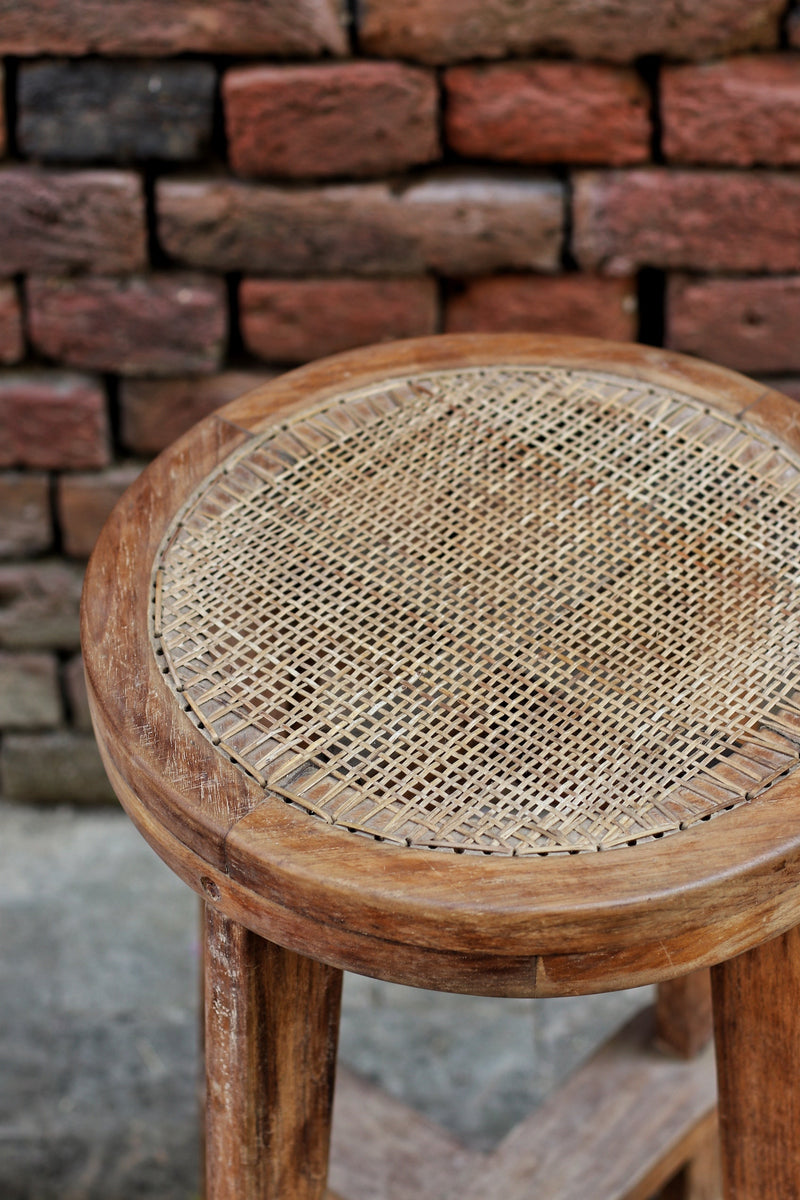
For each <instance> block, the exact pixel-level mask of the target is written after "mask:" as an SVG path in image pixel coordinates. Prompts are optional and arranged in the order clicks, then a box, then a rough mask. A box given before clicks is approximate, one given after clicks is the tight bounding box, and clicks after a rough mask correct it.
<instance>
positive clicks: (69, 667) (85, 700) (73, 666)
mask: <svg viewBox="0 0 800 1200" xmlns="http://www.w3.org/2000/svg"><path fill="white" fill-rule="evenodd" d="M64 686H65V689H66V694H67V706H68V708H69V717H70V723H71V724H72V726H73V727H74V728H75V729H79V730H80V731H81V732H82V733H91V732H92V716H91V713H90V712H89V697H88V695H87V693H86V677H85V675H84V673H83V656H82V655H81V654H75V655H73V657H72V658H70V659H69V661H68V662H67V663H66V664H65V666H64Z"/></svg>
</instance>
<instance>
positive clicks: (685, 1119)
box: [449, 1010, 715, 1200]
mask: <svg viewBox="0 0 800 1200" xmlns="http://www.w3.org/2000/svg"><path fill="white" fill-rule="evenodd" d="M653 1030H654V1014H653V1012H652V1010H648V1011H646V1012H644V1013H640V1014H639V1015H638V1016H637V1017H635V1018H634V1019H633V1020H632V1021H631V1022H629V1023H628V1025H626V1026H625V1028H624V1029H623V1030H622V1031H621V1032H620V1033H619V1034H618V1035H617V1036H616V1037H615V1038H613V1039H612V1040H611V1041H610V1042H608V1043H607V1044H606V1045H605V1046H603V1047H602V1048H601V1049H600V1050H599V1051H598V1052H597V1053H596V1054H595V1055H594V1056H593V1057H592V1058H591V1059H589V1061H588V1062H587V1063H585V1064H584V1066H583V1067H581V1068H579V1070H578V1071H576V1072H575V1074H574V1075H572V1076H571V1077H570V1078H569V1079H568V1080H567V1082H566V1083H565V1084H564V1085H563V1086H562V1087H561V1088H560V1089H559V1090H558V1092H557V1093H556V1094H555V1095H554V1096H552V1097H550V1098H549V1099H548V1100H547V1101H546V1102H545V1104H544V1105H543V1106H542V1107H541V1108H540V1109H538V1110H537V1111H536V1112H534V1113H533V1114H532V1115H531V1116H530V1117H529V1118H528V1119H527V1120H525V1121H523V1122H522V1123H521V1124H520V1125H518V1126H517V1127H516V1129H514V1130H513V1131H512V1133H510V1134H509V1135H508V1137H507V1138H506V1139H505V1141H504V1142H502V1143H501V1145H500V1146H499V1148H498V1149H497V1151H496V1152H495V1153H494V1154H493V1155H491V1156H489V1158H488V1159H487V1161H486V1163H485V1164H484V1166H483V1168H482V1169H480V1170H478V1171H476V1170H475V1169H474V1168H472V1169H471V1170H470V1172H469V1176H468V1178H464V1177H462V1178H460V1179H458V1180H457V1181H456V1182H455V1185H454V1186H453V1188H452V1189H451V1191H450V1193H449V1198H450V1200H486V1197H488V1196H502V1197H503V1200H530V1197H531V1196H536V1198H537V1200H587V1197H591V1198H592V1200H650V1197H652V1196H653V1194H654V1193H655V1192H656V1191H657V1189H658V1188H659V1187H661V1186H662V1184H664V1183H666V1182H667V1181H668V1180H669V1179H670V1177H671V1176H672V1175H674V1174H675V1172H676V1170H677V1169H678V1168H679V1167H680V1166H681V1165H682V1164H683V1163H684V1162H686V1161H687V1160H688V1159H690V1158H692V1157H693V1155H694V1153H695V1151H696V1150H697V1148H698V1147H699V1146H701V1145H703V1143H704V1140H705V1139H706V1138H707V1136H708V1131H709V1128H710V1127H712V1126H713V1123H714V1098H715V1087H714V1062H713V1057H712V1055H711V1053H710V1051H709V1052H708V1053H706V1054H703V1055H701V1056H699V1057H698V1058H696V1059H694V1060H692V1061H691V1062H688V1063H686V1062H680V1061H678V1060H676V1059H668V1058H665V1057H664V1056H663V1055H660V1054H659V1053H658V1052H657V1051H654V1050H653V1049H652V1048H651V1043H652V1037H653Z"/></svg>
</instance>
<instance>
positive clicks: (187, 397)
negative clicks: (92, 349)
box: [120, 371, 276, 454]
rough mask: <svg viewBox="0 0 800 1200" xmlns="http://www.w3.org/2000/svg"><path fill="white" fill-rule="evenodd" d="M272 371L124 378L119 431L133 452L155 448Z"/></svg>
mask: <svg viewBox="0 0 800 1200" xmlns="http://www.w3.org/2000/svg"><path fill="white" fill-rule="evenodd" d="M275 374H276V372H275V371H223V372H222V373H221V374H219V375H205V376H190V377H188V378H184V379H123V380H122V383H121V387H120V427H121V428H120V435H121V438H122V443H123V445H124V446H125V447H126V449H128V450H130V451H131V452H132V453H134V454H158V452H159V451H160V450H163V449H164V448H165V447H166V446H169V445H170V444H171V443H172V442H174V441H175V439H176V438H179V437H180V436H181V434H183V433H186V431H187V429H191V427H192V425H194V424H195V423H196V422H197V421H200V420H202V418H203V417H207V416H208V414H209V413H211V412H213V411H214V409H216V408H219V407H220V405H222V404H227V403H228V401H229V400H236V399H237V397H239V396H243V395H244V394H245V392H249V391H251V389H252V388H254V387H258V385H259V384H261V383H266V382H267V381H268V380H269V379H272V378H274V376H275Z"/></svg>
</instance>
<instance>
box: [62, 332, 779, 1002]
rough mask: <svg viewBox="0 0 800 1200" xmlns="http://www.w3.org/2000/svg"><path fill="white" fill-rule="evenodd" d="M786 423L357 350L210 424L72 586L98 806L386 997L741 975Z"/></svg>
mask: <svg viewBox="0 0 800 1200" xmlns="http://www.w3.org/2000/svg"><path fill="white" fill-rule="evenodd" d="M794 421H795V418H794V411H793V406H792V404H791V402H790V401H788V400H787V399H785V398H784V397H780V396H778V395H777V394H776V393H773V392H768V391H766V390H765V389H764V388H763V387H761V385H758V384H754V383H751V382H749V381H747V380H744V379H742V378H741V377H740V376H737V375H734V374H732V373H730V372H726V371H721V370H720V369H718V368H712V367H709V366H706V365H704V364H700V363H693V362H691V361H690V360H687V359H682V358H680V356H674V355H667V354H665V353H664V352H660V351H649V350H646V349H644V348H635V347H613V346H610V347H609V346H605V345H603V344H601V343H593V342H583V341H580V340H575V339H549V340H544V339H535V338H516V337H509V338H503V337H485V338H474V337H473V338H434V339H429V340H423V341H421V342H414V343H401V344H400V345H399V346H396V347H385V348H373V349H371V350H367V351H358V352H354V353H353V354H350V355H346V356H341V357H340V358H338V359H333V360H330V361H329V362H327V363H322V364H316V365H314V366H311V367H307V368H304V369H303V370H301V371H299V372H295V373H292V374H290V375H287V376H284V377H281V378H279V379H277V380H275V381H273V382H272V383H271V384H269V385H267V386H265V387H264V388H262V389H260V390H259V391H257V392H255V393H253V394H252V395H251V396H249V397H245V398H243V400H241V401H237V402H236V403H234V404H233V405H230V406H228V407H227V408H226V409H224V410H221V412H220V413H219V414H218V415H217V416H214V417H212V418H209V419H208V421H206V422H205V423H203V424H201V425H200V426H198V427H197V429H196V430H194V431H192V432H191V433H190V434H188V435H187V436H186V438H185V439H183V441H182V442H179V443H178V444H177V445H176V447H174V448H173V449H172V450H170V451H169V452H167V453H166V455H165V456H162V458H161V459H160V460H158V461H157V462H156V463H155V464H154V465H153V466H152V467H151V468H150V469H149V471H148V472H146V473H145V475H144V476H143V477H142V479H141V480H140V481H139V482H138V483H137V484H136V485H135V486H134V489H132V491H131V492H130V493H129V494H128V496H127V497H126V498H125V499H124V500H123V502H122V503H121V505H120V506H119V508H118V509H117V511H116V512H115V514H114V516H113V517H112V520H111V522H110V523H109V526H108V527H107V529H106V531H105V532H104V535H103V537H102V538H101V541H100V543H99V546H98V550H97V551H96V554H95V557H94V559H93V561H92V564H91V565H90V570H89V574H88V578H87V591H86V596H87V599H86V600H85V605H84V638H85V644H86V647H87V650H86V657H87V673H88V680H89V689H90V698H91V700H92V704H93V709H94V716H95V722H96V727H97V732H98V738H99V742H100V746H101V750H102V752H103V755H104V758H105V761H106V764H107V767H108V769H109V773H110V775H111V778H112V781H113V782H114V785H115V787H116V788H117V792H118V794H119V795H120V798H121V799H122V801H123V803H124V804H125V806H126V808H127V809H128V811H129V812H130V813H131V815H132V816H133V817H134V820H136V821H137V824H139V826H140V828H142V831H143V832H144V833H145V835H146V836H147V837H148V838H149V840H150V841H151V842H152V843H153V844H154V845H155V846H156V848H157V849H158V850H159V852H160V853H161V854H162V855H163V856H164V857H165V858H166V859H167V861H168V862H170V863H171V865H173V866H174V867H175V869H176V870H178V871H179V873H181V874H182V876H183V877H184V878H185V879H187V881H188V882H190V883H191V884H192V886H194V887H196V888H197V890H198V891H201V892H202V893H203V894H205V895H206V897H210V898H211V900H212V901H214V902H218V903H219V904H221V905H222V906H223V910H224V911H226V912H228V913H229V914H230V915H233V916H234V917H235V918H236V919H237V920H241V921H243V922H244V923H245V924H248V925H249V927H250V928H252V929H254V930H256V931H257V932H262V933H263V934H264V936H268V937H272V938H274V939H275V940H277V941H279V942H281V944H284V945H287V946H290V947H292V948H294V949H298V950H301V951H302V952H303V953H311V952H313V953H314V954H315V955H316V956H318V957H319V958H321V959H322V960H323V961H326V962H330V963H333V964H335V965H342V966H346V967H351V968H352V969H356V970H362V969H363V970H368V971H369V972H370V973H374V974H380V975H383V976H384V977H387V978H398V979H401V980H405V981H408V982H423V983H425V982H426V981H427V980H429V979H430V978H431V974H430V973H431V972H432V971H433V973H434V974H435V975H436V979H437V985H438V986H442V987H448V988H460V989H463V990H473V991H487V992H492V991H503V992H505V993H506V994H551V993H553V992H558V991H559V990H567V991H580V990H597V989H598V986H600V987H603V986H618V985H621V983H628V984H630V983H634V982H643V981H644V980H645V979H654V978H659V977H664V976H666V975H668V974H670V973H672V974H676V973H678V972H679V971H680V970H681V969H689V968H690V967H692V966H694V965H698V964H700V963H703V962H709V961H712V960H714V959H715V956H716V958H717V960H718V959H719V958H721V957H722V956H723V954H724V953H726V952H728V951H731V948H732V952H738V950H739V949H741V948H743V947H742V945H741V942H740V941H737V938H739V937H740V934H739V932H737V931H738V930H739V929H740V922H739V913H740V911H741V907H742V905H743V904H745V902H746V903H747V904H748V905H750V906H751V907H752V905H756V907H757V908H758V906H759V905H761V906H762V909H763V913H764V914H765V915H764V918H763V919H764V921H766V922H767V923H771V926H770V927H771V928H774V929H775V931H776V932H780V930H781V929H782V928H787V927H788V925H789V924H790V923H791V921H792V920H794V919H798V918H799V917H800V913H796V912H795V909H796V908H797V903H796V902H795V901H794V900H793V899H790V893H789V892H788V891H787V890H786V887H785V884H786V878H785V873H786V872H787V871H789V872H792V871H795V870H798V871H800V866H798V867H795V865H794V864H795V863H800V844H798V839H799V838H800V820H798V818H800V773H798V765H799V764H800V692H799V691H798V681H799V680H800V669H799V668H800V644H799V642H798V629H799V628H800V622H799V621H798V611H799V607H800V606H799V605H798V599H799V596H800V593H799V582H798V571H799V570H800V553H799V552H800V455H798V444H797V440H796V435H795V433H794V429H795V425H794ZM101 595H102V601H101V600H100V599H99V597H100V596H101ZM597 851H603V853H600V854H598V853H596V852H597ZM782 873H783V874H782ZM731 880H735V881H737V882H736V884H735V886H733V885H732V884H731ZM747 889H750V891H748V890H747ZM751 892H752V894H751ZM793 894H794V893H791V895H793ZM745 895H746V896H747V900H746V901H745V899H744V898H743V897H745ZM687 896H688V897H689V898H688V899H687ZM762 909H759V911H761V910H762ZM790 909H791V911H790ZM712 910H713V911H714V912H715V913H716V914H717V915H716V917H715V918H714V919H715V920H716V921H717V924H718V929H717V932H716V933H715V936H714V938H713V939H711V940H709V939H708V938H706V936H705V934H701V933H700V931H701V930H705V929H706V927H707V922H708V914H709V912H711V911H712ZM654 913H655V916H654V915H653V914H654ZM387 923H388V925H390V926H391V937H389V936H388V934H387ZM601 927H602V928H603V929H604V930H606V933H607V935H608V936H607V937H606V939H605V941H601V942H600V943H598V941H597V937H598V934H597V930H598V929H599V928H601ZM387 938H388V941H387ZM712 943H713V944H712ZM388 945H391V946H392V950H391V952H389V951H388V950H387V946H388ZM653 946H658V947H660V949H658V950H652V949H650V948H652V947H653ZM643 947H648V949H646V950H645V949H643ZM587 953H591V955H593V956H594V957H593V958H592V960H591V961H592V962H593V963H594V966H593V968H592V971H591V972H588V974H587V972H586V968H585V964H586V961H587V960H586V957H585V956H586V954H587ZM604 956H605V957H604ZM578 959H580V963H581V964H582V965H581V966H580V971H582V972H583V973H584V975H587V977H586V978H585V979H584V978H583V976H581V978H580V979H579V978H578V977H577V972H578V968H577V967H575V970H574V971H573V966H572V965H570V964H574V963H576V962H578ZM601 960H602V961H601ZM534 962H536V963H539V964H540V965H539V966H536V967H535V968H534V967H533V966H532V965H531V964H533V963H534ZM542 963H546V964H547V971H544V970H543V969H540V967H541V964H542ZM432 964H433V965H432ZM556 964H557V965H556ZM426 972H427V974H426ZM559 972H560V973H561V975H560V977H559V978H560V980H561V981H559V978H556V975H557V974H558V973H559ZM567 975H568V976H569V982H568V983H565V982H564V979H566V977H567ZM589 975H591V976H592V977H591V978H589V977H588V976H589ZM598 981H599V983H598Z"/></svg>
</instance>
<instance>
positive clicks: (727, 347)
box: [667, 275, 800, 374]
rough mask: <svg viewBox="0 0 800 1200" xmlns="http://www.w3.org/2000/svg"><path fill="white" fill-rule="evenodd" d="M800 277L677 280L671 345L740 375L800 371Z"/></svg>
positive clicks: (670, 295)
mask: <svg viewBox="0 0 800 1200" xmlns="http://www.w3.org/2000/svg"><path fill="white" fill-rule="evenodd" d="M798 330H800V276H797V275H795V276H788V277H780V276H778V277H775V278H771V279H770V278H768V279H753V278H749V279H696V278H686V277H682V276H678V277H673V278H672V279H670V281H669V287H668V290H667V344H668V345H669V346H672V347H673V348H674V349H676V350H684V351H687V352H688V353H689V354H697V355H699V356H700V357H701V358H708V359H711V360H712V361H713V362H718V363H722V364H723V365H724V366H727V367H734V368H735V369H736V370H738V371H750V372H753V373H764V374H766V373H777V372H780V371H800V337H799V336H798Z"/></svg>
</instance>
